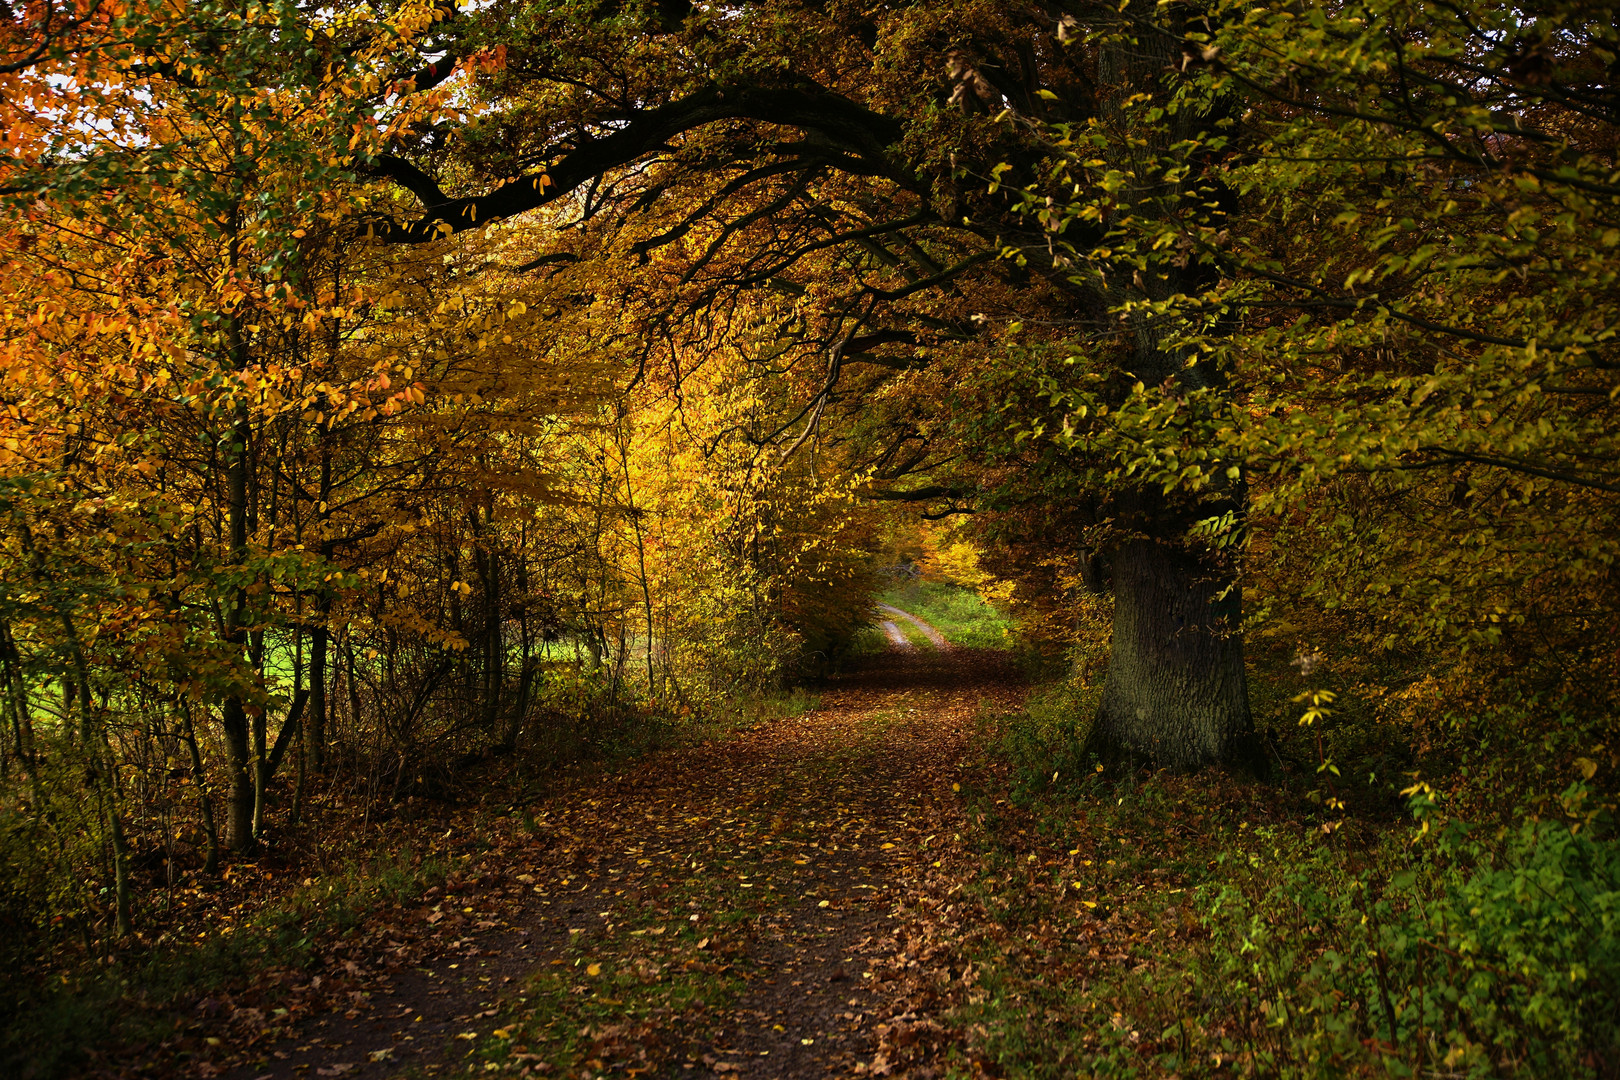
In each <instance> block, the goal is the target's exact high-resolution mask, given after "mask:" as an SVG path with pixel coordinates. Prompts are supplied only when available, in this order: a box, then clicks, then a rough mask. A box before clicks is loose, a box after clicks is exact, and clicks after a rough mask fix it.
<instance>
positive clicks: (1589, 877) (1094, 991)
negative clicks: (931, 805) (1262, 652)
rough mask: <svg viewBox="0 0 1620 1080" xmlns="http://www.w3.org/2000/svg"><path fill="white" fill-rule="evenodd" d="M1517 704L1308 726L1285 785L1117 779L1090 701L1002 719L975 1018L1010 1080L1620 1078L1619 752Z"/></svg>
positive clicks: (1080, 694) (1290, 750) (1537, 708)
mask: <svg viewBox="0 0 1620 1080" xmlns="http://www.w3.org/2000/svg"><path fill="white" fill-rule="evenodd" d="M1295 696H1297V695H1295ZM1504 697H1505V700H1506V702H1507V703H1505V704H1502V703H1499V704H1497V705H1495V706H1492V707H1489V708H1484V707H1482V708H1477V709H1475V710H1473V711H1472V712H1471V713H1469V714H1467V715H1464V714H1461V713H1459V712H1457V711H1451V712H1447V713H1445V714H1443V715H1442V716H1440V717H1436V718H1435V719H1434V720H1433V721H1432V722H1431V725H1430V726H1431V727H1432V728H1433V729H1434V730H1435V731H1437V732H1441V733H1446V734H1447V737H1444V738H1442V737H1439V736H1437V737H1436V738H1435V739H1433V740H1431V741H1430V742H1428V743H1426V744H1424V745H1422V746H1416V747H1415V746H1413V745H1411V744H1409V743H1403V744H1401V745H1398V746H1397V745H1392V744H1391V743H1390V742H1389V740H1387V739H1384V738H1381V737H1380V736H1379V733H1378V731H1377V728H1378V727H1379V726H1380V724H1379V711H1378V710H1377V709H1372V708H1350V707H1347V708H1345V709H1344V710H1343V715H1340V716H1320V717H1318V718H1317V720H1316V721H1315V722H1314V723H1313V725H1312V726H1315V725H1320V727H1321V728H1323V729H1324V730H1322V731H1320V732H1318V731H1315V730H1312V726H1307V727H1298V726H1297V724H1296V730H1295V731H1294V732H1286V731H1284V732H1274V733H1272V736H1271V738H1272V742H1273V745H1274V747H1275V749H1276V751H1277V754H1278V759H1279V761H1280V762H1281V763H1282V766H1283V768H1282V770H1281V778H1280V780H1276V781H1274V782H1270V783H1264V784H1262V783H1256V782H1251V781H1240V780H1237V779H1234V778H1230V777H1212V776H1210V775H1207V774H1206V775H1202V776H1199V777H1196V778H1187V777H1177V776H1171V775H1164V774H1147V773H1140V774H1129V775H1122V776H1115V775H1108V774H1105V773H1103V772H1102V771H1101V770H1099V769H1098V767H1097V766H1096V764H1095V763H1094V762H1090V761H1088V760H1086V759H1085V758H1084V757H1083V756H1082V754H1081V751H1080V750H1079V747H1080V746H1082V745H1083V743H1084V735H1085V733H1086V725H1087V720H1088V719H1089V717H1090V716H1091V715H1092V712H1093V710H1094V709H1095V707H1096V703H1095V698H1094V691H1093V690H1092V689H1090V688H1088V685H1087V684H1086V682H1085V681H1084V680H1080V679H1075V680H1071V681H1069V682H1067V683H1060V684H1057V685H1054V686H1051V687H1048V688H1046V689H1045V690H1043V691H1041V692H1038V693H1036V694H1035V695H1034V696H1032V698H1031V700H1030V703H1029V706H1028V708H1027V709H1026V710H1025V711H1024V712H1022V713H1020V714H1018V715H1015V716H1009V717H998V718H993V719H988V720H986V722H985V723H984V725H983V727H982V730H981V733H980V740H979V745H980V748H981V751H982V753H983V757H984V761H983V765H984V766H985V768H984V770H983V771H982V772H981V773H980V776H981V781H980V783H979V784H978V785H977V786H976V787H975V789H974V790H972V791H970V792H969V793H968V794H969V795H970V802H969V805H970V806H971V807H972V817H973V820H975V822H976V823H977V831H976V833H975V834H974V836H973V837H972V838H973V839H974V840H975V842H976V844H977V859H978V866H977V872H976V874H975V876H974V879H973V880H972V882H971V883H970V884H969V886H968V890H969V893H970V895H971V896H972V897H973V899H974V901H975V903H976V904H977V905H978V910H979V911H980V913H981V916H982V918H983V919H984V920H985V922H986V923H987V925H988V927H989V932H988V933H987V934H986V935H985V936H984V937H983V938H982V939H981V944H980V946H979V948H978V952H977V954H976V955H975V956H974V957H973V961H974V964H975V968H974V970H975V975H974V979H973V984H972V987H971V989H970V990H969V992H968V993H967V995H966V998H965V1000H964V1001H963V1003H962V1004H961V1006H960V1007H959V1009H958V1012H957V1015H956V1017H955V1020H956V1022H957V1023H958V1024H959V1025H961V1026H962V1027H963V1028H965V1029H966V1030H969V1031H972V1032H975V1035H974V1039H975V1041H976V1042H977V1043H979V1044H980V1046H981V1052H982V1053H984V1054H985V1055H987V1056H988V1057H989V1058H990V1059H991V1060H993V1061H995V1062H996V1064H997V1068H998V1069H999V1070H1001V1071H1003V1072H1004V1073H1005V1075H1007V1076H1029V1077H1047V1076H1051V1077H1057V1076H1074V1075H1091V1076H1168V1075H1176V1076H1183V1077H1190V1076H1211V1077H1214V1076H1228V1075H1245V1076H1268V1077H1269V1076H1278V1077H1337V1076H1379V1077H1383V1076H1389V1077H1409V1076H1418V1075H1423V1076H1458V1077H1486V1076H1513V1077H1526V1078H1529V1077H1537V1078H1540V1077H1553V1076H1558V1077H1594V1078H1596V1077H1611V1076H1615V1075H1620V1005H1617V1002H1620V938H1617V936H1616V932H1617V930H1620V850H1617V847H1616V842H1615V836H1614V832H1613V821H1612V803H1611V799H1610V795H1609V794H1607V793H1606V791H1607V785H1608V784H1609V782H1610V781H1612V777H1613V772H1614V765H1615V762H1614V758H1613V754H1612V752H1609V751H1607V750H1606V749H1605V746H1604V745H1603V744H1601V743H1599V742H1598V741H1597V740H1598V735H1596V734H1594V732H1597V731H1600V730H1601V728H1602V725H1601V724H1599V723H1597V722H1595V721H1592V720H1590V719H1588V720H1583V721H1579V722H1577V720H1575V719H1574V718H1573V717H1575V716H1576V715H1578V713H1577V712H1576V711H1575V710H1574V709H1573V708H1570V707H1567V706H1566V707H1565V708H1563V709H1557V708H1551V707H1549V706H1548V705H1547V704H1546V703H1544V702H1543V701H1541V699H1538V698H1529V697H1527V698H1522V699H1520V698H1514V697H1513V696H1512V695H1511V694H1508V695H1504ZM1514 702H1517V704H1516V705H1515V704H1513V703H1514ZM1307 704H1308V702H1307ZM1304 707H1305V706H1304V705H1301V706H1296V708H1297V709H1299V710H1301V711H1302V710H1303V709H1304ZM1411 720H1412V718H1411V717H1410V716H1408V715H1403V716H1401V717H1400V723H1401V724H1402V725H1405V726H1406V728H1407V729H1408V730H1410V729H1411V728H1410V725H1411ZM1594 746H1595V747H1596V749H1593V747H1594ZM1481 748H1488V751H1484V750H1482V749H1481ZM1396 761H1400V762H1402V763H1404V764H1405V765H1407V766H1408V774H1406V775H1392V773H1391V769H1392V767H1393V765H1392V763H1394V762H1396ZM1425 778H1426V779H1425Z"/></svg>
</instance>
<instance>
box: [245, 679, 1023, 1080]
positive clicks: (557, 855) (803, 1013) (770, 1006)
mask: <svg viewBox="0 0 1620 1080" xmlns="http://www.w3.org/2000/svg"><path fill="white" fill-rule="evenodd" d="M1021 692H1022V691H1021V688H1020V684H1019V680H1018V679H1017V678H1016V677H1015V676H1014V675H1013V673H1012V672H1011V670H1010V668H1009V667H1008V665H1007V664H1006V663H1005V660H1004V659H1003V658H1002V656H1001V655H1000V654H997V653H993V652H987V651H980V650H970V649H959V650H953V651H951V652H949V653H946V652H943V651H934V650H915V649H911V650H906V651H900V650H890V651H888V652H886V653H883V654H881V655H879V656H876V657H872V658H869V659H867V660H866V661H864V662H863V663H862V664H861V666H860V667H859V668H858V669H856V670H854V671H852V672H850V673H848V674H846V675H844V676H842V677H840V678H838V679H836V680H834V681H833V682H832V683H831V685H830V686H829V687H828V688H827V689H826V690H825V691H824V692H823V694H822V696H821V699H820V704H819V707H818V708H816V709H814V710H812V711H809V712H806V713H803V714H800V715H797V716H792V717H786V718H782V719H775V720H769V721H765V722H761V723H758V724H756V725H754V726H753V727H751V728H747V729H743V730H738V731H735V732H733V733H731V734H729V735H727V736H725V737H723V738H721V739H718V740H713V741H709V742H705V743H703V744H700V745H695V746H690V747H685V748H681V749H677V750H671V751H664V752H659V753H656V754H652V755H649V756H648V757H646V758H644V759H642V760H640V761H639V762H637V763H636V764H635V765H634V766H632V767H631V768H629V769H627V770H626V771H624V772H622V773H619V774H617V775H613V776H608V777H603V778H600V779H599V780H597V781H596V782H595V783H594V785H592V786H588V787H583V788H577V789H574V790H572V791H570V792H567V793H564V794H559V795H558V796H555V797H554V798H552V799H550V800H547V801H546V802H544V803H543V804H540V805H537V806H536V807H534V808H533V817H532V824H530V826H529V827H528V828H527V829H526V830H525V832H526V835H524V836H522V837H521V838H519V839H518V840H517V841H506V842H503V844H502V846H503V847H504V848H505V854H504V855H503V857H502V858H501V859H500V860H499V861H498V863H494V864H492V862H491V861H490V860H489V859H486V861H485V863H484V867H485V868H484V869H483V870H482V871H480V872H479V873H478V875H477V876H473V877H471V878H470V879H469V880H464V881H460V882H457V881H455V880H452V881H451V882H450V883H448V888H447V890H446V893H445V895H443V896H440V897H437V898H435V897H432V896H430V897H429V904H430V905H431V906H424V907H422V908H421V909H420V910H419V911H418V912H415V913H407V914H408V915H409V916H413V917H417V918H421V919H424V920H426V921H428V922H429V923H439V925H438V926H437V927H436V928H435V929H436V930H437V931H440V932H442V931H443V930H444V927H445V926H446V925H455V924H458V923H460V924H463V925H465V926H466V930H465V931H464V932H462V931H455V930H453V931H451V933H450V934H448V935H447V936H445V939H446V940H453V946H452V948H451V949H450V950H449V951H445V952H443V953H442V954H441V955H440V956H438V957H437V958H436V959H435V960H433V961H429V962H423V963H421V965H420V966H418V967H416V968H415V969H414V970H410V971H398V972H396V973H395V974H394V975H393V976H391V977H384V979H383V980H382V983H381V984H380V985H379V986H378V987H377V989H375V990H374V991H373V993H372V995H371V998H370V999H369V1001H368V1002H367V1004H365V1005H362V1006H360V1007H358V1008H355V1009H350V1010H349V1011H348V1012H347V1013H344V1014H337V1013H333V1014H330V1015H328V1016H325V1017H318V1016H313V1017H310V1018H308V1019H307V1020H305V1021H303V1022H302V1024H301V1025H300V1033H301V1034H302V1035H303V1036H304V1038H303V1039H295V1040H290V1041H286V1042H283V1043H281V1044H280V1045H278V1046H275V1047H267V1048H266V1049H265V1050H264V1051H263V1053H264V1055H265V1056H263V1057H261V1058H260V1059H259V1061H258V1063H257V1064H256V1065H255V1066H253V1067H249V1068H245V1069H241V1070H237V1071H236V1072H235V1073H234V1076H235V1077H239V1078H241V1080H256V1078H261V1077H267V1078H274V1080H281V1078H284V1077H309V1076H312V1075H314V1076H345V1077H376V1078H379V1080H393V1078H395V1077H420V1076H432V1075H466V1074H467V1073H468V1072H469V1071H477V1072H483V1071H485V1070H488V1071H492V1072H493V1071H498V1072H504V1073H507V1074H509V1075H534V1076H542V1075H553V1076H570V1077H584V1076H587V1075H589V1076H591V1077H599V1076H604V1075H608V1074H616V1075H648V1076H688V1077H691V1076H701V1075H713V1074H722V1075H723V1074H738V1075H742V1076H757V1077H827V1076H855V1075H871V1074H877V1075H885V1074H892V1075H902V1074H904V1075H916V1076H924V1077H927V1076H935V1075H939V1074H940V1073H941V1072H942V1071H943V1069H942V1064H943V1059H944V1055H945V1053H946V1052H947V1050H948V1046H949V1043H950V1039H949V1037H948V1036H947V1033H946V1031H945V1029H944V1028H943V1027H942V1026H941V1025H940V1024H939V1023H938V1022H937V1020H936V1019H935V1018H934V1016H933V1015H932V1010H933V1009H935V1008H936V1007H939V1006H941V1005H942V1003H943V999H942V998H941V996H940V995H941V988H942V986H943V984H944V982H945V981H947V980H949V979H950V978H952V977H953V975H959V974H960V972H956V971H953V970H951V969H950V967H949V965H950V964H951V963H952V961H951V960H950V959H949V956H950V955H952V950H951V949H950V948H949V945H948V943H945V942H940V941H937V940H935V939H934V937H933V935H932V932H931V930H930V929H929V924H928V923H927V922H926V921H924V920H921V919H919V918H918V916H919V913H925V912H927V911H930V910H941V909H943V907H944V905H945V904H946V903H947V901H948V899H949V893H950V892H952V891H954V885H953V882H952V881H951V879H950V876H949V874H950V872H949V870H946V871H940V870H938V869H935V868H937V867H939V866H941V865H942V863H941V862H940V860H941V859H942V858H944V859H945V862H944V864H943V865H945V866H947V867H949V866H950V865H951V864H952V862H953V861H955V860H954V859H953V858H952V857H951V855H950V854H949V850H950V849H952V848H954V847H955V846H956V845H955V840H956V838H957V836H958V834H959V833H960V832H961V831H963V829H962V809H961V803H960V796H959V795H958V794H957V793H956V792H955V791H954V790H953V786H954V784H955V781H956V778H958V777H959V776H960V770H961V768H962V767H963V759H964V754H965V751H966V746H967V739H968V737H969V735H970V733H971V730H972V727H973V718H974V715H975V713H976V712H977V711H978V710H979V709H980V708H981V706H982V704H984V703H986V702H988V703H989V704H990V705H991V706H992V707H994V708H998V709H1006V708H1010V707H1012V706H1014V705H1015V704H1016V702H1017V700H1018V698H1019V696H1020V695H1021ZM497 850H500V849H499V848H497ZM492 865H493V866H496V867H497V868H494V869H491V867H492ZM435 892H437V890H435ZM457 892H459V893H460V895H458V896H454V897H452V896H451V894H453V893H457ZM435 899H437V900H438V903H436V904H435V903H433V901H434V900H435ZM458 908H459V910H458ZM458 933H464V936H461V937H459V938H458V937H457V934H458ZM361 963H362V965H368V961H367V960H366V959H365V958H362V960H361Z"/></svg>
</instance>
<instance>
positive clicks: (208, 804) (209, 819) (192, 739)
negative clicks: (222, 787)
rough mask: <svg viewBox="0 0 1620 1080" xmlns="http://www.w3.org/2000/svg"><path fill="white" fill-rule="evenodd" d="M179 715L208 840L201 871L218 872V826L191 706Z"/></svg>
mask: <svg viewBox="0 0 1620 1080" xmlns="http://www.w3.org/2000/svg"><path fill="white" fill-rule="evenodd" d="M180 715H181V717H182V719H183V722H184V724H185V736H186V749H187V750H189V751H191V783H192V786H193V787H194V788H196V790H197V809H198V812H199V813H200V814H201V816H202V826H203V838H204V839H206V840H207V841H208V857H207V861H206V862H205V863H203V873H205V874H209V875H213V874H217V873H219V828H218V826H216V825H215V824H214V801H213V800H212V799H210V798H209V797H208V777H207V774H205V773H204V772H203V759H202V748H201V747H200V746H198V745H197V729H196V728H195V727H193V726H192V723H191V706H190V705H189V704H187V705H186V706H185V711H184V712H182V713H181V714H180Z"/></svg>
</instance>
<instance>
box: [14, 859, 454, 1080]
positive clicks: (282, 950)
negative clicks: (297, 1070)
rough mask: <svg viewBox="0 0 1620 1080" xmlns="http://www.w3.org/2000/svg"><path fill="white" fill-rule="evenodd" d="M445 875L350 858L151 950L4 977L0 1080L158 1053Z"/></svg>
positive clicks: (437, 866) (433, 867)
mask: <svg viewBox="0 0 1620 1080" xmlns="http://www.w3.org/2000/svg"><path fill="white" fill-rule="evenodd" d="M450 866H451V863H450V862H449V861H448V860H447V859H446V858H444V857H443V856H441V855H437V854H431V853H430V854H427V855H422V854H416V853H413V852H412V851H411V850H410V849H409V848H404V849H401V850H398V851H396V852H394V853H392V854H389V855H382V856H374V857H368V858H365V859H357V860H355V861H353V862H350V863H349V864H347V865H346V866H343V867H342V868H340V869H337V870H335V871H334V872H331V873H327V874H325V875H323V876H321V877H320V879H319V880H316V879H306V880H305V882H304V883H303V884H301V885H294V886H292V887H291V888H289V889H288V890H287V891H286V893H285V894H284V895H281V896H279V897H278V898H277V899H275V900H273V901H272V902H270V903H268V904H266V905H265V906H263V907H261V908H259V909H257V910H254V911H251V912H250V913H246V914H244V915H243V916H242V917H240V918H237V919H234V920H225V921H221V920H217V919H208V918H204V917H202V916H200V915H199V919H198V921H197V922H196V923H195V924H193V925H188V924H187V923H185V922H179V923H177V924H176V925H175V926H174V927H172V928H171V930H170V931H167V932H165V933H164V935H163V936H162V937H161V938H160V939H159V940H158V941H157V942H155V943H153V944H152V945H151V946H149V947H147V948H145V949H142V950H139V951H133V950H132V951H130V952H128V953H125V954H123V955H114V956H113V957H109V958H108V962H105V963H99V964H85V965H81V966H79V967H77V968H75V969H74V970H72V971H71V972H63V973H59V974H58V975H56V977H54V978H51V979H48V980H39V981H36V980H33V979H14V980H10V981H8V983H7V984H6V986H7V990H8V991H9V992H7V993H6V994H5V996H4V997H0V1014H3V1016H4V1019H5V1023H4V1024H0V1075H5V1076H8V1077H18V1078H19V1080H43V1078H49V1077H59V1076H68V1075H76V1074H77V1072H78V1071H79V1070H81V1069H83V1068H84V1067H85V1066H86V1065H88V1064H89V1063H91V1062H93V1061H94V1060H96V1059H97V1058H98V1057H99V1056H100V1055H101V1054H102V1053H104V1052H106V1051H108V1050H115V1049H119V1048H137V1049H142V1048H144V1050H145V1052H149V1053H159V1052H160V1048H162V1047H164V1046H166V1045H170V1044H171V1042H172V1040H174V1039H176V1038H177V1037H178V1036H180V1035H181V1034H182V1033H183V1032H184V1031H185V1030H186V1028H187V1026H188V1022H189V1017H188V1015H187V1014H188V1013H190V1012H191V1011H192V1007H193V1006H195V1005H196V1004H197V1002H198V1000H199V999H203V1000H206V999H208V998H209V997H210V995H214V994H219V993H221V992H223V991H227V990H229V989H232V988H234V987H238V986H240V985H241V984H243V983H245V982H247V981H248V980H250V979H254V978H255V977H258V976H262V975H263V974H264V973H265V972H266V971H267V970H270V969H281V970H283V971H286V970H291V971H300V970H303V969H306V968H308V967H310V966H311V965H312V964H313V963H314V962H315V961H316V960H317V958H318V957H319V956H320V955H321V954H322V953H323V951H324V950H325V949H327V948H328V947H330V944H331V943H332V941H334V940H336V939H338V938H340V937H342V936H343V935H345V934H346V933H348V932H350V931H352V930H354V929H355V928H356V927H358V926H360V925H361V924H362V923H363V922H364V921H365V919H366V918H367V916H368V915H370V914H371V913H372V912H375V911H377V910H379V909H381V908H385V907H388V906H390V905H399V904H402V903H405V902H408V901H411V900H414V899H416V898H417V897H420V896H421V895H422V894H423V893H425V892H426V891H427V890H428V889H429V888H431V887H433V886H434V885H437V884H441V883H442V882H443V881H444V879H445V876H446V874H447V873H448V872H449V869H450ZM188 891H189V892H192V893H195V892H196V891H197V890H196V889H191V890H188ZM222 922H223V924H222ZM210 927H211V928H212V929H207V928H210ZM270 985H274V984H270ZM281 1003H282V1002H281V999H280V998H279V997H277V995H276V994H275V993H274V992H272V993H271V994H270V996H269V997H268V998H267V999H266V1001H265V1002H264V1003H263V1004H264V1005H265V1006H266V1007H267V1008H266V1010H265V1011H266V1012H267V1013H268V1015H269V1020H270V1021H271V1022H272V1023H273V1022H274V1021H275V1020H276V1019H277V1018H278V1017H280V1016H285V1015H286V1013H287V1010H286V1009H278V1008H277V1007H276V1006H277V1005H278V1004H281Z"/></svg>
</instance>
